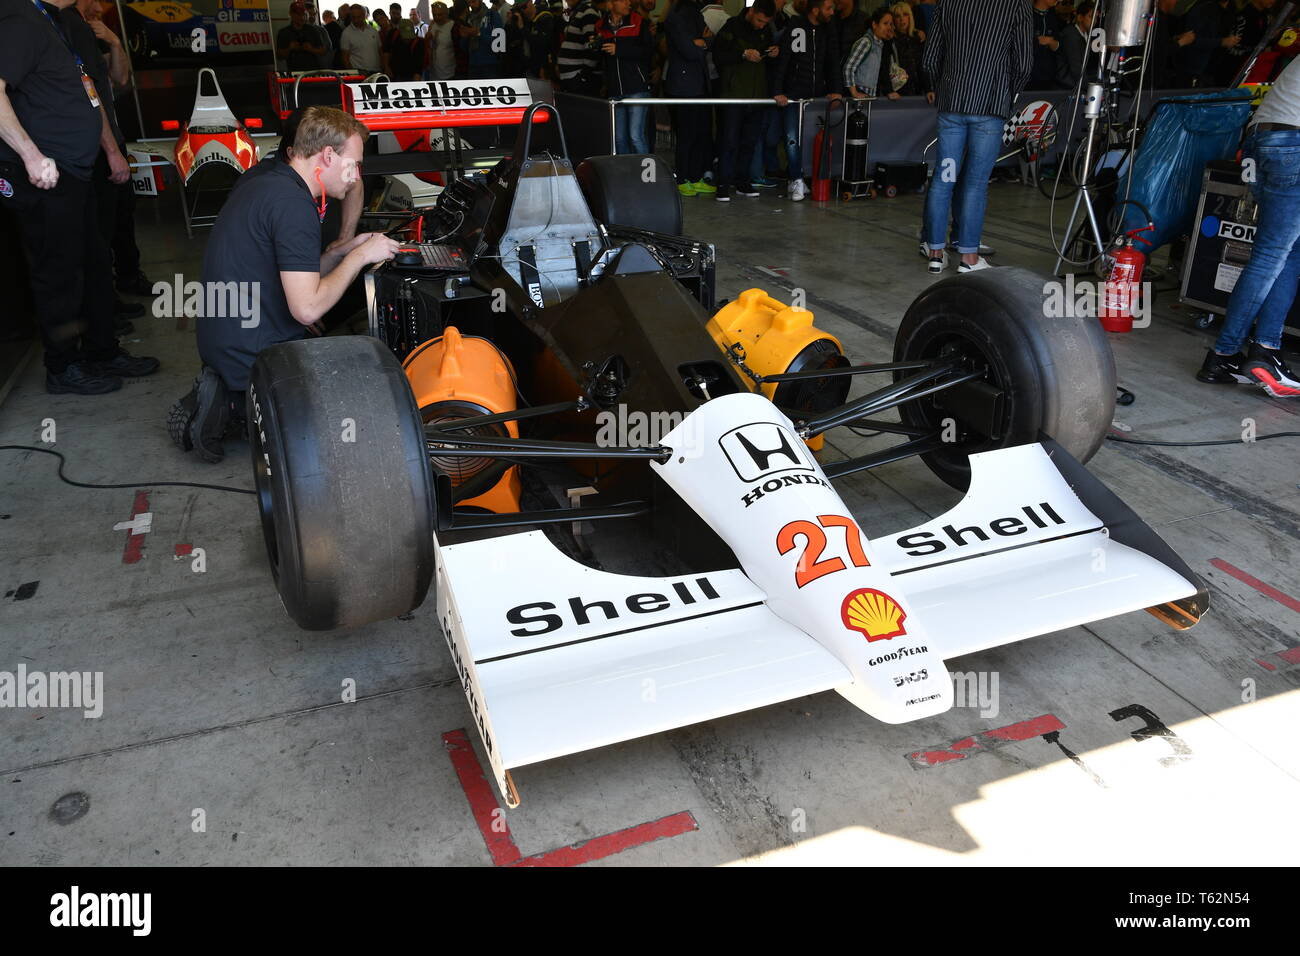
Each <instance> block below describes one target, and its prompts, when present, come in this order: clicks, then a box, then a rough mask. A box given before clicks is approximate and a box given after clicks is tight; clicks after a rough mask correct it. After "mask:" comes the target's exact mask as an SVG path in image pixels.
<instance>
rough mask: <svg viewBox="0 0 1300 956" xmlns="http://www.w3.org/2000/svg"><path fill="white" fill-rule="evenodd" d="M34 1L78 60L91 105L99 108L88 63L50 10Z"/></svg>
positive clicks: (38, 0) (78, 66) (82, 80)
mask: <svg viewBox="0 0 1300 956" xmlns="http://www.w3.org/2000/svg"><path fill="white" fill-rule="evenodd" d="M32 2H33V3H34V4H36V9H37V10H39V11H41V13H43V14H45V19H46V20H49V21H50V26H52V27H54V32H55V33H57V34H58V35H59V39H60V40H62V41H63V45H64V46H66V47H67V48H68V52H69V53H71V54H72V58H73V59H74V60H76V61H77V69H78V70H80V71H81V85H82V86H83V87H85V90H86V96H88V97H89V98H90V105H91V106H93V107H94V108H95V109H99V91H98V90H96V89H95V81H94V80H92V79H91V78H90V76H89V75H88V74H87V73H86V64H85V62H83V61H82V59H81V56H80V54H78V53H77V51H76V50H74V49H73V48H72V43H71V42H70V41H69V40H68V37H67V35H66V34H64V32H63V30H62V29H60V27H59V25H58V24H57V23H55V22H54V18H53V17H52V16H50V11H49V10H46V9H45V7H44V5H43V4H42V3H41V2H40V0H32Z"/></svg>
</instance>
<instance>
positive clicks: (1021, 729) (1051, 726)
mask: <svg viewBox="0 0 1300 956" xmlns="http://www.w3.org/2000/svg"><path fill="white" fill-rule="evenodd" d="M1064 729H1065V724H1063V723H1061V722H1060V721H1059V720H1058V719H1057V718H1056V715H1054V714H1043V716H1041V717H1035V718H1033V719H1032V720H1022V721H1021V722H1020V723H1018V724H1011V725H1010V726H1009V727H999V728H998V729H997V730H986V731H984V733H983V734H981V736H983V737H992V738H993V739H994V740H1029V739H1030V738H1031V737H1041V736H1042V735H1043V734H1050V733H1051V732H1052V731H1053V730H1064Z"/></svg>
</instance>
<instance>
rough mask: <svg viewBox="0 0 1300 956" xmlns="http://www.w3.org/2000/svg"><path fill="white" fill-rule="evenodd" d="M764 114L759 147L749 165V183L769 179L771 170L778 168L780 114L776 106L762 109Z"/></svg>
mask: <svg viewBox="0 0 1300 956" xmlns="http://www.w3.org/2000/svg"><path fill="white" fill-rule="evenodd" d="M760 110H761V112H762V114H763V120H762V124H763V125H762V126H761V127H760V128H759V132H758V145H757V146H755V147H754V158H753V159H752V160H751V161H750V163H749V181H750V182H751V183H753V182H758V181H759V180H760V179H766V178H767V171H768V170H769V169H776V168H777V158H776V144H777V143H779V142H781V129H780V126H781V122H780V119H779V116H780V113H779V112H778V110H777V108H776V107H775V106H763V107H760Z"/></svg>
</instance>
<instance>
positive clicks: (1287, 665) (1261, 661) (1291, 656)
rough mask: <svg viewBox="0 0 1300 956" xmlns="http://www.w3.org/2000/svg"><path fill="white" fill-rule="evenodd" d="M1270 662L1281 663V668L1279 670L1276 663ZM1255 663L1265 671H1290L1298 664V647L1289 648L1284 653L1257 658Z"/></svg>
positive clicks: (1299, 661)
mask: <svg viewBox="0 0 1300 956" xmlns="http://www.w3.org/2000/svg"><path fill="white" fill-rule="evenodd" d="M1270 661H1281V663H1282V666H1281V667H1280V668H1279V667H1278V665H1277V664H1276V663H1270ZM1255 663H1256V664H1258V665H1259V666H1260V667H1262V668H1264V670H1266V671H1275V670H1290V669H1291V668H1292V667H1294V666H1295V665H1296V664H1300V647H1289V648H1287V649H1286V650H1285V651H1278V652H1277V653H1276V654H1269V655H1268V657H1257V658H1255Z"/></svg>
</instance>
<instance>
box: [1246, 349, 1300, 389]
mask: <svg viewBox="0 0 1300 956" xmlns="http://www.w3.org/2000/svg"><path fill="white" fill-rule="evenodd" d="M1241 371H1242V372H1243V373H1245V374H1246V375H1249V376H1250V377H1251V378H1252V379H1253V380H1254V381H1256V382H1258V383H1259V384H1260V385H1262V386H1264V391H1266V392H1268V393H1269V394H1270V395H1272V396H1273V397H1274V398H1300V375H1297V374H1296V373H1295V372H1293V371H1291V367H1290V366H1289V365H1287V364H1286V359H1285V358H1284V357H1283V356H1282V353H1281V351H1280V350H1278V349H1266V348H1264V346H1262V345H1260V344H1259V343H1258V342H1253V343H1251V346H1250V358H1249V359H1248V360H1247V361H1246V363H1245V364H1244V365H1242V366H1241Z"/></svg>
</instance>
